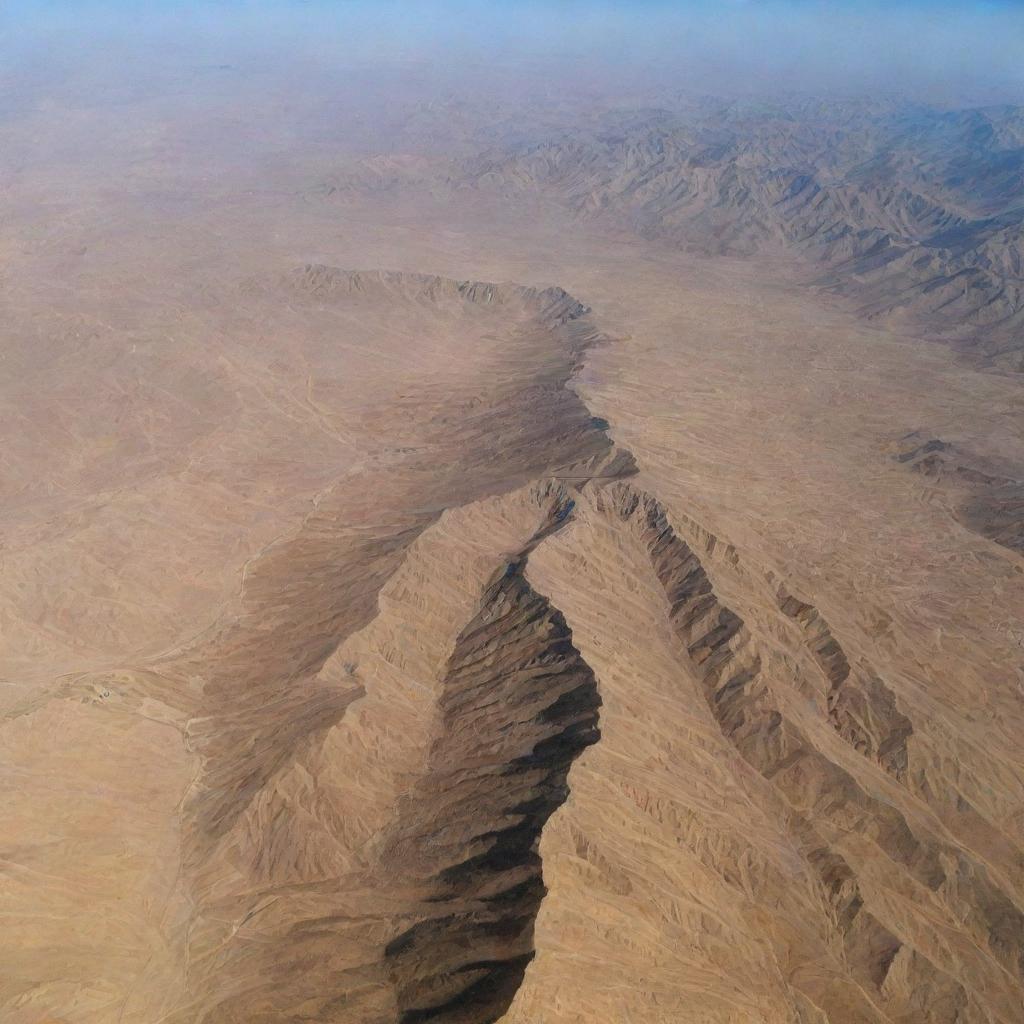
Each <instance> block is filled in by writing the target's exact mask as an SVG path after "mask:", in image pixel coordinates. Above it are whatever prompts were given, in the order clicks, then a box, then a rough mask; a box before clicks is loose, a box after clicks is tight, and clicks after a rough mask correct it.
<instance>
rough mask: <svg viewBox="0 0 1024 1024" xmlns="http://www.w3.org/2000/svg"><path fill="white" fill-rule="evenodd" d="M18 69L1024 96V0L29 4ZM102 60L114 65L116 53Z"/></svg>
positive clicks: (12, 50)
mask: <svg viewBox="0 0 1024 1024" xmlns="http://www.w3.org/2000/svg"><path fill="white" fill-rule="evenodd" d="M0 40H2V46H3V48H4V49H5V50H6V51H7V55H8V59H7V69H6V70H7V73H6V77H7V79H8V82H10V81H11V80H13V79H14V78H15V76H16V75H17V74H18V69H19V67H24V66H25V65H28V66H30V67H32V69H33V70H34V71H36V72H38V71H39V70H41V69H43V68H45V66H46V65H47V63H48V62H50V61H56V60H60V61H64V62H65V63H66V62H68V61H71V62H72V63H74V62H76V61H79V60H81V61H82V62H83V63H89V64H92V63H93V62H96V63H97V66H98V67H99V69H100V71H101V72H103V71H105V70H109V71H110V72H111V73H112V74H113V73H116V72H117V71H118V70H119V69H121V68H123V64H124V62H125V61H128V62H129V63H130V61H131V59H132V58H133V57H136V56H144V55H145V54H146V53H147V52H149V51H150V49H151V48H152V47H153V46H158V47H159V48H160V51H161V52H162V53H163V54H164V55H165V56H166V55H176V56H179V57H182V58H185V59H196V60H218V59H223V60H225V61H228V60H236V59H240V58H241V57H244V58H245V59H249V60H258V59H260V58H262V59H265V60H284V61H289V60H296V61H298V60H302V61H304V62H306V63H307V65H308V67H309V68H310V70H311V71H313V70H315V69H316V68H317V67H319V66H322V65H324V66H330V65H335V66H345V65H348V64H360V63H373V64H374V65H377V66H379V65H381V64H387V63H396V62H397V63H403V64H405V63H424V64H427V65H436V66H438V70H441V71H444V72H446V73H454V72H461V71H465V70H472V69H474V68H475V69H476V70H479V69H480V67H481V66H483V68H484V70H486V69H488V68H498V67H502V68H508V67H511V68H513V69H514V68H516V67H517V66H527V67H529V68H530V69H531V74H536V73H537V71H538V70H539V71H540V73H541V74H544V75H547V76H550V78H551V79H552V81H557V82H559V83H563V82H564V83H569V84H573V83H574V82H576V81H579V82H580V83H582V84H584V85H585V86H586V87H587V88H594V89H600V88H601V87H602V83H607V87H608V88H609V89H610V90H619V89H621V88H622V86H623V84H624V83H625V84H626V85H628V84H630V83H640V84H644V85H649V84H653V85H657V86H659V87H662V88H681V89H687V90H700V91H707V92H712V93H721V94H731V95H748V94H755V95H760V94H771V93H775V92H804V93H811V94H814V93H819V92H820V93H822V94H827V95H830V96H835V95H847V96H858V95H870V94H879V95H880V94H885V95H891V94H896V95H903V96H907V97H909V98H911V99H916V100H924V101H932V102H936V103H939V104H953V105H961V104H962V105H981V104H994V103H1020V102H1024V59H1022V57H1024V6H1021V5H1016V4H1002V3H941V4H927V3H908V2H904V3H896V4H888V5H887V4H882V3H878V2H874V0H872V2H861V3H854V2H810V0H808V2H801V0H766V2H762V3H755V2H745V0H725V2H720V3H703V2H697V3H694V2H687V3H676V4H673V3H658V2H643V3H632V4H621V3H620V4H610V3H587V2H566V3H546V4H545V3H536V2H522V3H516V4H511V5H504V6H502V7H501V8H500V9H495V8H493V7H491V6H489V5H484V4H480V3H466V2H456V0H452V2H431V3H409V2H389V3H372V4H371V3H366V2H362V0H360V2H353V3H324V2H315V0H277V2H248V3H247V2H241V0H240V2H216V3H178V2H167V3H154V4H149V5H147V6H146V7H145V9H142V10H140V9H139V6H138V5H136V4H129V3H120V2H111V0H108V2H95V3H84V4H71V3H66V2H40V0H37V2H18V3H14V4H8V5H5V7H4V9H3V11H2V12H0ZM105 62H106V66H105Z"/></svg>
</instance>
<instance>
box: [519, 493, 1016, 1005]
mask: <svg viewBox="0 0 1024 1024" xmlns="http://www.w3.org/2000/svg"><path fill="white" fill-rule="evenodd" d="M686 535H688V536H687V539H684V536H686ZM538 560H539V561H538ZM534 565H537V569H536V575H537V585H538V586H541V587H542V588H548V590H549V591H550V592H552V593H553V594H555V595H556V598H555V599H556V600H557V601H558V602H559V603H560V605H561V606H562V607H563V608H564V609H565V611H566V615H567V619H568V621H569V623H570V625H571V627H572V628H573V632H574V637H575V638H576V641H577V643H578V644H579V645H580V649H581V651H582V652H583V655H584V657H586V658H587V659H588V661H589V663H590V664H591V665H592V666H593V667H594V670H595V673H596V675H597V679H598V685H599V688H600V690H601V694H602V699H603V704H604V707H603V711H602V740H601V743H600V744H599V746H598V747H596V748H595V749H594V751H592V752H588V753H587V754H586V755H584V757H583V758H582V760H581V763H580V765H579V766H577V768H575V769H574V772H573V777H572V786H573V793H572V797H571V800H570V803H569V804H568V805H567V807H566V808H565V809H563V810H562V811H560V812H559V813H558V815H557V816H556V818H555V820H554V823H553V824H552V826H550V829H551V831H550V833H547V834H546V836H545V840H544V842H543V843H542V852H543V854H544V857H545V863H546V864H553V865H555V866H554V867H553V868H549V869H548V870H547V871H546V877H548V878H549V879H551V878H552V873H553V872H557V876H556V877H557V879H558V881H549V885H550V888H551V894H550V895H549V897H548V900H547V901H546V902H545V904H544V906H543V908H542V910H541V915H540V919H539V923H538V937H539V950H540V953H539V956H538V959H537V961H536V962H535V964H534V965H532V966H531V968H530V970H529V972H528V974H527V978H526V983H525V986H524V989H523V990H522V992H521V993H520V995H519V997H518V998H517V1003H516V1004H514V1007H513V1013H512V1015H511V1018H510V1019H512V1020H514V1021H519V1020H523V1021H526V1020H530V1019H532V1017H533V1016H534V1015H536V1014H537V1013H540V1012H542V1010H541V1008H542V1007H552V1006H554V1007H555V1009H550V1008H549V1009H547V1010H544V1011H543V1012H544V1013H545V1014H546V1016H545V1019H550V1020H554V1021H557V1020H573V1019H575V1018H574V1016H573V1013H574V1012H579V1010H578V1007H579V1005H580V1004H582V1005H583V1006H584V1007H585V1008H586V1009H585V1010H584V1011H583V1012H584V1015H586V1014H590V1015H591V1016H594V1017H596V1016H598V1014H599V1013H606V1014H609V1015H611V1016H617V1015H619V1016H628V1015H629V1014H635V1015H640V1016H642V1019H650V1020H663V1019H664V1020H669V1019H672V1016H671V1012H670V1011H669V1010H668V1009H667V1007H669V1006H672V1005H681V1003H682V1001H683V1000H685V999H690V1000H699V1001H700V1002H701V1005H702V1006H703V1007H704V1012H705V1014H706V1016H707V1019H708V1020H719V1019H721V1020H730V1019H736V1016H734V1015H736V1014H739V1019H750V1020H755V1019H801V1020H803V1019H807V1020H822V1021H833V1022H835V1021H893V1020H903V1019H915V1020H922V1021H943V1022H951V1024H952V1022H955V1021H963V1020H971V1021H1010V1020H1013V1019H1014V1016H1015V1014H1016V1013H1017V1007H1018V1006H1019V1002H1020V990H1021V983H1022V974H1021V952H1022V945H1021V941H1020V937H1021V935H1024V928H1022V924H1024V917H1022V915H1021V903H1020V888H1019V886H1020V874H1019V867H1020V863H1019V856H1014V857H1012V858H1011V859H1010V860H1008V861H1003V862H999V861H998V859H997V860H996V861H992V860H990V859H989V855H979V853H978V852H976V851H974V850H972V849H971V847H970V843H971V841H972V831H971V830H972V824H971V822H972V818H971V816H970V815H969V814H966V813H965V815H964V817H963V818H962V820H961V821H960V822H959V825H958V826H957V829H958V832H959V834H958V835H957V837H956V838H953V836H951V835H950V832H949V831H948V830H947V828H946V827H945V826H944V825H942V824H940V822H939V820H938V819H937V817H936V816H935V813H934V811H933V810H932V808H931V807H930V804H932V802H933V800H934V796H933V794H932V793H931V792H930V787H928V786H924V787H922V786H921V785H919V779H921V778H924V777H926V776H928V775H929V774H931V772H932V771H934V768H935V767H936V766H931V765H928V762H929V761H930V758H931V754H930V751H929V748H928V745H927V743H924V744H922V745H920V746H918V745H917V742H916V741H917V733H916V731H915V728H914V726H913V725H912V721H913V720H912V717H911V715H910V714H909V713H908V712H909V710H910V709H909V708H906V707H905V706H903V705H902V702H900V701H899V700H898V699H897V698H896V696H895V695H894V693H893V691H892V690H891V689H889V687H888V686H887V685H886V684H885V683H884V682H883V681H882V680H881V679H880V678H879V676H878V675H877V674H876V673H874V672H873V671H872V670H871V669H870V667H869V666H867V665H863V664H858V672H857V674H856V675H854V674H853V673H852V671H851V669H850V661H849V659H848V657H847V655H846V654H845V652H844V651H843V650H842V647H841V645H840V643H839V642H838V641H837V640H836V639H835V638H834V637H831V636H830V637H829V638H828V639H825V637H826V632H827V626H826V625H825V624H824V620H823V619H822V618H821V616H820V614H819V613H817V612H816V611H815V610H814V609H812V608H811V606H810V605H808V604H807V603H806V602H800V601H798V600H797V599H795V598H793V597H792V595H790V594H788V593H787V592H786V591H785V589H784V588H782V589H780V587H779V583H778V580H777V579H776V578H774V576H773V575H772V574H770V573H769V574H764V575H762V574H760V573H757V572H754V573H751V572H750V570H749V569H748V568H745V567H744V566H743V563H742V561H740V559H739V556H738V555H737V553H736V552H735V550H734V549H732V548H731V547H730V546H728V545H724V544H722V543H721V542H720V541H718V540H717V538H715V537H713V536H712V535H710V534H708V533H706V531H701V530H700V529H699V528H697V527H696V526H695V524H692V522H688V521H687V520H686V519H685V517H684V518H683V519H682V520H677V521H676V522H675V524H673V522H672V521H671V519H670V517H669V516H668V514H667V513H666V511H665V509H664V508H663V507H662V506H661V505H660V503H659V502H658V501H657V500H656V499H654V498H652V497H651V496H650V495H649V494H645V493H643V492H642V491H640V490H638V489H637V488H636V487H634V486H633V485H630V484H626V483H623V484H613V485H611V486H610V487H608V488H605V489H601V490H599V491H596V492H594V494H593V496H592V498H591V499H590V501H584V502H582V504H581V506H580V509H579V511H578V514H577V519H576V520H575V522H574V524H573V525H572V526H570V527H569V528H568V530H567V531H566V533H565V534H564V536H559V537H557V538H555V539H554V540H553V542H552V547H551V548H549V549H545V550H542V551H541V552H539V553H538V559H536V560H535V562H534ZM584 566H585V567H584ZM533 571H534V570H532V569H531V572H533ZM712 576H714V577H716V578H719V579H722V580H724V581H726V582H727V583H728V586H729V587H730V588H731V587H734V586H736V585H737V584H739V585H740V586H741V588H742V589H743V590H745V591H746V595H747V596H746V598H745V600H749V599H750V593H751V591H754V592H757V593H758V594H759V595H763V596H758V597H757V599H756V602H755V604H756V606H757V607H758V608H759V609H760V610H759V612H758V619H757V621H756V622H755V623H752V624H750V625H748V623H747V622H745V621H744V619H743V618H742V617H741V616H740V615H738V614H737V613H736V612H735V611H733V610H732V609H731V608H730V607H729V606H728V605H727V604H725V603H724V602H723V600H722V599H721V598H720V597H719V596H718V593H717V588H716V585H715V583H713V582H712ZM612 581H617V583H616V584H614V585H615V586H617V588H618V589H617V591H616V592H617V593H619V594H628V595H629V598H628V603H627V604H626V606H625V607H624V608H622V619H623V621H624V622H626V623H629V626H627V633H625V634H624V633H615V635H614V639H613V640H612V642H611V643H609V639H610V638H609V632H610V631H611V630H614V628H615V626H614V624H613V621H614V620H613V619H611V618H610V617H609V615H608V614H607V612H606V611H605V610H604V609H603V608H602V606H601V602H600V597H595V595H600V594H602V593H603V592H604V589H603V588H608V587H610V586H612V585H613V583H612ZM653 588H656V589H653ZM772 595H776V597H777V600H778V604H777V605H775V608H774V612H773V611H772V606H771V605H770V604H766V603H763V598H764V597H770V596H772ZM773 615H774V616H778V617H779V618H778V619H773ZM616 618H617V616H616ZM780 620H782V621H780ZM784 620H789V621H790V622H791V623H792V626H790V627H787V626H785V624H784ZM641 621H644V622H646V626H645V627H644V628H645V630H646V632H645V633H644V634H642V635H641V636H636V637H634V636H633V635H632V633H630V632H629V630H631V629H636V627H637V625H638V624H639V622H641ZM773 621H774V623H775V624H774V625H773V624H772V623H773ZM627 637H628V638H627ZM641 659H642V663H643V665H644V666H645V673H644V676H643V678H642V680H641V679H638V678H637V677H636V676H635V675H634V674H633V671H632V666H634V665H636V664H637V663H638V662H640V660H641ZM816 674H817V678H815V675H816ZM845 687H849V691H848V693H847V695H845V696H844V697H843V698H841V699H840V698H837V688H838V690H839V691H840V692H842V690H843V688H845ZM695 702H699V703H695ZM837 708H842V711H841V712H838V713H837ZM645 712H646V713H645ZM659 714H660V715H661V716H662V718H661V719H658V723H657V724H655V721H654V720H653V719H652V717H648V716H654V715H659ZM663 720H664V724H662V721H663ZM668 721H672V722H674V723H675V729H676V732H675V733H673V729H672V728H671V727H670V726H669V725H668ZM920 727H921V728H923V730H924V731H925V732H928V730H929V726H928V724H927V723H923V724H922V725H921V726H920ZM723 743H724V746H722V744H723ZM730 750H731V751H732V757H730V755H729V753H728V751H730ZM737 755H738V757H739V758H740V759H741V760H742V763H744V764H745V765H747V766H749V767H750V768H752V769H753V770H754V771H755V773H756V776H750V775H748V774H746V773H745V772H743V771H742V770H741V771H738V772H737V768H736V767H735V762H734V758H735V757H736V756H737ZM627 762H633V763H634V764H635V766H634V764H631V765H630V766H629V767H626V765H627ZM613 765H615V766H618V767H619V769H620V771H621V772H622V774H621V775H620V776H619V781H618V782H617V783H612V784H609V781H608V778H607V774H606V773H607V772H609V771H611V770H612V766H613ZM887 779H888V780H889V781H886V780H887ZM737 790H738V791H737ZM745 803H746V804H747V809H746V811H745V812H744V814H743V816H742V821H743V822H744V824H745V826H746V828H745V829H742V830H740V831H736V830H735V829H734V827H733V826H732V825H731V822H730V819H732V817H733V815H732V813H731V812H729V813H726V814H724V815H723V814H722V813H721V809H722V808H723V807H725V806H730V807H732V806H739V805H741V804H745ZM989 827H991V825H990V826H989ZM623 831H626V832H627V833H628V834H629V835H633V836H636V837H637V840H636V845H637V849H638V852H637V853H636V855H635V856H636V859H635V860H633V861H631V860H630V859H629V858H628V857H627V856H626V855H625V854H624V851H623V847H622V842H621V833H622V832H623ZM656 837H658V838H656ZM670 837H671V838H670ZM661 843H668V844H669V845H668V846H665V847H662V845H661ZM641 848H642V852H639V851H640V849H641ZM780 873H785V874H787V876H788V877H789V879H790V880H789V881H788V882H787V883H786V884H785V886H784V887H783V888H784V890H785V895H781V894H780V890H779V889H778V888H777V886H778V880H777V879H778V877H779V874H780ZM563 886H564V892H563V891H562V887H563ZM655 887H656V889H657V892H658V893H659V895H658V896H655V895H654V893H653V892H649V893H648V890H650V889H652V888H655ZM641 893H648V895H646V896H645V895H641ZM627 894H628V895H627ZM647 899H650V900H652V901H653V903H654V905H653V906H646V907H645V909H644V910H643V911H642V912H641V913H640V918H639V921H638V922H637V924H636V925H635V927H633V928H632V929H631V930H630V931H629V932H628V935H623V934H621V933H620V931H619V930H618V929H617V928H616V927H615V924H614V921H615V915H614V913H613V911H612V909H611V908H612V906H614V905H615V904H616V903H617V902H618V901H620V900H622V901H628V902H630V903H631V905H640V906H644V905H645V901H646V900H647ZM581 902H582V903H583V904H584V907H582V908H581V906H580V903H581ZM769 907H770V910H769V909H768V908H769ZM925 908H927V909H925ZM588 915H592V917H593V921H594V928H593V932H589V931H588V930H587V926H586V924H585V921H586V919H587V917H588ZM755 922H756V925H755ZM940 936H941V938H940ZM727 937H728V938H727ZM583 950H586V951H587V952H586V953H582V952H581V951H583ZM641 950H643V951H644V952H643V953H641V952H640V951H641ZM783 950H784V951H785V953H784V954H783V952H782V951H783ZM812 951H813V952H812ZM780 955H784V956H785V963H786V964H787V969H786V970H785V971H782V972H781V973H778V972H777V971H776V970H775V969H773V968H771V967H767V966H765V967H759V968H758V972H759V974H758V981H757V983H756V984H755V985H750V984H746V983H745V984H744V986H743V988H742V995H741V993H740V992H739V991H737V990H736V980H735V975H736V972H738V971H740V970H742V969H743V967H742V965H743V964H744V963H746V964H747V965H749V964H751V963H762V962H774V961H775V958H777V957H779V956H780ZM588 957H592V958H593V960H594V962H595V963H596V962H600V963H601V964H602V965H603V969H604V968H607V969H608V971H609V974H608V977H607V979H602V980H597V978H596V976H595V975H593V974H589V973H588V971H587V968H586V967H585V966H582V965H581V963H580V961H581V959H582V960H583V961H586V960H587V958H588ZM641 958H643V962H644V964H645V965H646V970H647V975H646V976H647V978H648V983H647V985H648V987H647V988H645V990H644V991H643V992H636V991H631V992H626V991H622V989H623V987H624V986H625V985H626V980H625V979H626V978H627V977H628V973H629V971H630V970H631V969H639V967H638V964H639V962H640V959H641ZM609 965H611V966H609ZM630 965H633V966H632V967H631V966H630ZM812 965H813V966H812ZM747 971H748V973H747V974H746V975H744V979H745V982H748V981H749V966H748V968H747ZM577 974H578V975H579V977H578V979H577V977H576V975H577ZM567 976H568V978H569V979H571V980H569V981H567ZM560 987H561V991H563V992H566V991H568V992H571V993H572V995H571V996H565V997H563V998H562V999H561V1000H560V999H559V998H558V996H557V994H556V992H557V991H558V990H559V988H560ZM719 1000H721V1002H719ZM585 1019H586V1018H585Z"/></svg>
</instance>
